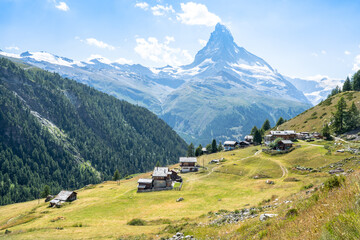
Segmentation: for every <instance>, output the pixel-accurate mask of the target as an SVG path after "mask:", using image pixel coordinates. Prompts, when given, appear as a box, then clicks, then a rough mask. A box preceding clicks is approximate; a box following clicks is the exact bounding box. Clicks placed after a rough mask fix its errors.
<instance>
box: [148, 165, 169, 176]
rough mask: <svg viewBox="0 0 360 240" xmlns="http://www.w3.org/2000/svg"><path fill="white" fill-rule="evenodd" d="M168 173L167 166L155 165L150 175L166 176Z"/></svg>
mask: <svg viewBox="0 0 360 240" xmlns="http://www.w3.org/2000/svg"><path fill="white" fill-rule="evenodd" d="M168 174H171V173H169V168H167V167H155V168H154V171H153V174H152V176H153V177H166V176H167V175H168Z"/></svg>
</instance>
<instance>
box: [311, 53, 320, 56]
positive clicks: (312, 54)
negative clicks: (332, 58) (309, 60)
mask: <svg viewBox="0 0 360 240" xmlns="http://www.w3.org/2000/svg"><path fill="white" fill-rule="evenodd" d="M311 56H314V57H318V56H319V54H317V53H311Z"/></svg>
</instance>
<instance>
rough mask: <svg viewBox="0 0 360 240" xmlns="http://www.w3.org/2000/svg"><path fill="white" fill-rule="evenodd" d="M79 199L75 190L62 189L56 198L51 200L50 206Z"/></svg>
mask: <svg viewBox="0 0 360 240" xmlns="http://www.w3.org/2000/svg"><path fill="white" fill-rule="evenodd" d="M76 199H77V193H76V192H73V191H64V190H63V191H61V192H60V193H59V194H58V195H56V197H55V198H54V199H52V200H51V201H50V206H55V205H57V206H60V205H61V204H62V203H64V202H72V201H75V200H76Z"/></svg>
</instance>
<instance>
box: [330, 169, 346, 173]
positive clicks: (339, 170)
mask: <svg viewBox="0 0 360 240" xmlns="http://www.w3.org/2000/svg"><path fill="white" fill-rule="evenodd" d="M342 172H344V169H342V168H337V169H334V170H330V171H329V173H330V174H335V173H342Z"/></svg>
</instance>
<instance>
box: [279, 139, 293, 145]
mask: <svg viewBox="0 0 360 240" xmlns="http://www.w3.org/2000/svg"><path fill="white" fill-rule="evenodd" d="M281 142H282V143H283V144H293V142H292V141H291V140H281Z"/></svg>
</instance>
